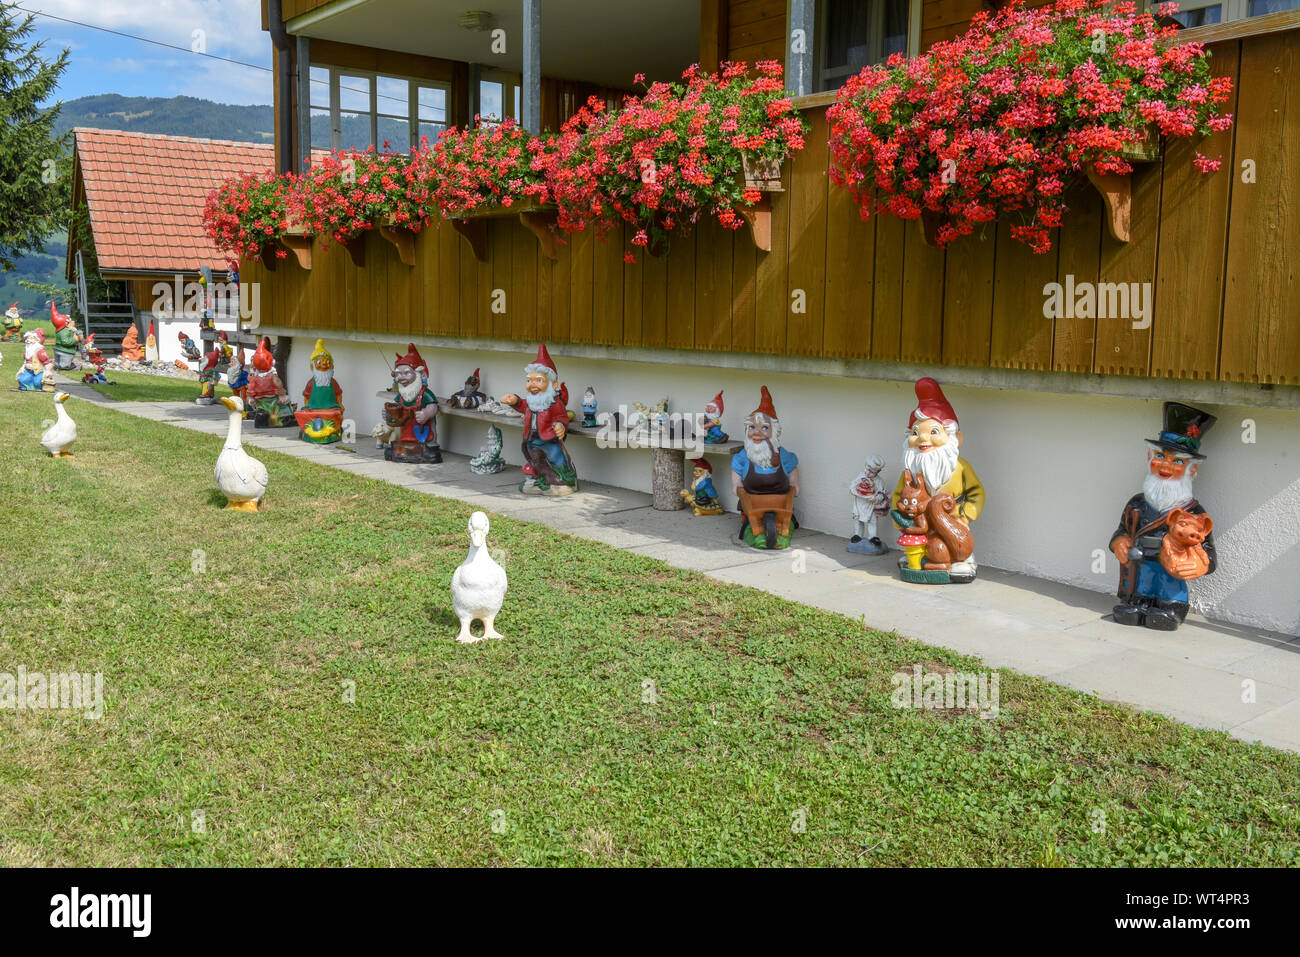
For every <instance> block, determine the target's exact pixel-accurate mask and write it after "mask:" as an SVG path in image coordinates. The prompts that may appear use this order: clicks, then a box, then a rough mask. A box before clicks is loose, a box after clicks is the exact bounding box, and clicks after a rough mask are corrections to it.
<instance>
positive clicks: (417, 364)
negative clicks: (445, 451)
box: [384, 342, 442, 465]
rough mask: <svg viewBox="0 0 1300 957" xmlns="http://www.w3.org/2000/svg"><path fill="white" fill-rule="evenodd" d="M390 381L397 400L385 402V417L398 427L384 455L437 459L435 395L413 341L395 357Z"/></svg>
mask: <svg viewBox="0 0 1300 957" xmlns="http://www.w3.org/2000/svg"><path fill="white" fill-rule="evenodd" d="M393 383H394V387H395V388H396V390H397V401H396V402H388V403H385V405H384V421H385V422H387V423H388V424H389V425H391V426H393V427H394V428H397V429H398V430H399V431H398V435H397V438H395V439H394V440H393V442H392V444H390V445H389V446H388V447H387V448H386V449H385V450H384V458H385V459H387V460H388V461H390V462H412V463H421V462H424V463H429V464H434V465H436V464H438V463H440V462H441V461H442V450H441V449H440V448H439V447H438V422H437V415H438V397H437V396H436V395H434V394H433V390H432V389H430V388H429V367H428V365H427V364H426V363H425V361H424V359H423V358H421V356H420V351H419V350H418V349H416V348H415V343H413V342H412V343H410V344H409V345H407V347H406V355H404V356H398V357H397V366H396V368H395V369H394V370H393Z"/></svg>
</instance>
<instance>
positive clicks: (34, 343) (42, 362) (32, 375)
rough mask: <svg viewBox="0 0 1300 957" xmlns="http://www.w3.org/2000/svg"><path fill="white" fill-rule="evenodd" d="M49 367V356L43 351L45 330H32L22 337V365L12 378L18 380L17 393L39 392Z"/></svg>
mask: <svg viewBox="0 0 1300 957" xmlns="http://www.w3.org/2000/svg"><path fill="white" fill-rule="evenodd" d="M49 365H50V354H49V353H48V352H46V351H45V330H44V329H33V330H32V331H31V332H29V333H27V335H25V336H23V364H22V365H21V366H20V367H19V368H18V374H17V375H16V376H15V377H14V378H16V379H17V380H18V391H20V392H40V391H41V389H42V387H43V385H44V382H45V370H46V369H47V368H49Z"/></svg>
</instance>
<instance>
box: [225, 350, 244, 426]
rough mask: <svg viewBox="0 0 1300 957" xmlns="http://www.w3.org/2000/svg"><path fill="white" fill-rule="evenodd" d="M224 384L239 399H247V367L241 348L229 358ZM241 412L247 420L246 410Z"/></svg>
mask: <svg viewBox="0 0 1300 957" xmlns="http://www.w3.org/2000/svg"><path fill="white" fill-rule="evenodd" d="M227 348H229V347H227ZM226 384H227V385H228V386H230V391H231V392H233V393H235V395H237V396H239V398H240V399H247V392H248V366H246V365H244V347H243V346H240V347H239V348H238V349H237V350H235V351H234V352H232V354H231V356H230V368H228V369H227V370H226ZM243 412H244V417H245V418H247V417H248V410H247V409H244V410H243Z"/></svg>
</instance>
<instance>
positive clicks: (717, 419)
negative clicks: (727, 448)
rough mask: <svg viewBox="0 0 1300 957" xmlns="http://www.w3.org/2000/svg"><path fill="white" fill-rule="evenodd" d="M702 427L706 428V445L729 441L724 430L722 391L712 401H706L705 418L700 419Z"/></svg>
mask: <svg viewBox="0 0 1300 957" xmlns="http://www.w3.org/2000/svg"><path fill="white" fill-rule="evenodd" d="M700 428H702V429H703V430H704V444H705V445H718V444H720V443H722V442H725V441H727V438H728V436H727V433H726V432H723V431H722V392H721V391H719V392H718V394H717V395H715V396H714V397H713V399H712V400H711V401H709V402H707V403H705V406H704V418H703V419H702V420H701V421H700Z"/></svg>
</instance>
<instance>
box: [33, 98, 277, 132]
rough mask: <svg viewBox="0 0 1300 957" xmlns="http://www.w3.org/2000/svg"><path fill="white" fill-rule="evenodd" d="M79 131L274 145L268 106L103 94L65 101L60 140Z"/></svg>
mask: <svg viewBox="0 0 1300 957" xmlns="http://www.w3.org/2000/svg"><path fill="white" fill-rule="evenodd" d="M74 126H92V127H95V128H97V129H101V130H129V131H131V132H133V133H167V134H170V135H172V136H198V137H204V138H207V139H213V140H240V141H243V142H248V143H271V142H274V139H275V135H274V132H273V131H274V128H275V117H274V113H273V111H272V109H271V107H269V106H232V105H230V104H228V103H214V102H212V101H211V100H200V99H198V98H196V97H193V96H173V97H166V98H164V97H158V96H121V95H119V94H117V93H101V94H98V95H96V96H82V97H78V98H77V99H75V100H65V101H64V103H63V109H61V110H60V111H59V116H58V119H57V120H56V121H55V123H54V132H55V134H56V135H61V134H63V133H65V132H67V131H68V130H70V129H72V128H73V127H74Z"/></svg>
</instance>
